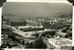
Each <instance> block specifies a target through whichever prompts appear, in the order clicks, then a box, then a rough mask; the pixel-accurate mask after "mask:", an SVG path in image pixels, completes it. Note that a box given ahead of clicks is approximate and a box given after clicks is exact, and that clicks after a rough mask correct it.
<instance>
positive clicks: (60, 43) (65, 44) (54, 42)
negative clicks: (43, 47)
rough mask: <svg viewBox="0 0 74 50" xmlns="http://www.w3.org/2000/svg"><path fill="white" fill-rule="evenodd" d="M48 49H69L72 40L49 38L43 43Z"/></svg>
mask: <svg viewBox="0 0 74 50" xmlns="http://www.w3.org/2000/svg"><path fill="white" fill-rule="evenodd" d="M45 42H46V44H47V47H48V48H53V49H68V50H69V49H71V47H72V40H70V39H67V38H50V39H47V41H45Z"/></svg>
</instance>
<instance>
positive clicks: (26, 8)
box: [2, 2, 72, 18]
mask: <svg viewBox="0 0 74 50" xmlns="http://www.w3.org/2000/svg"><path fill="white" fill-rule="evenodd" d="M2 13H3V14H5V15H6V16H7V18H24V17H52V16H55V15H59V14H66V15H69V14H71V13H72V5H71V4H69V3H49V2H47V3H45V2H6V3H5V4H4V5H3V8H2ZM9 14H11V16H10V15H9Z"/></svg>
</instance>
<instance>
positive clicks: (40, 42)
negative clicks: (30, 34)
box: [26, 38, 47, 49]
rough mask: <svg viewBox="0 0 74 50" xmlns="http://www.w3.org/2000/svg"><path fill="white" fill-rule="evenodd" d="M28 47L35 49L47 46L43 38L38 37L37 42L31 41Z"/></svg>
mask: <svg viewBox="0 0 74 50" xmlns="http://www.w3.org/2000/svg"><path fill="white" fill-rule="evenodd" d="M26 48H35V49H46V48H47V46H46V44H45V43H44V42H43V39H42V38H39V39H37V40H36V41H35V42H32V43H30V44H29V45H27V46H26Z"/></svg>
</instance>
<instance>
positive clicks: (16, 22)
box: [7, 21, 27, 26]
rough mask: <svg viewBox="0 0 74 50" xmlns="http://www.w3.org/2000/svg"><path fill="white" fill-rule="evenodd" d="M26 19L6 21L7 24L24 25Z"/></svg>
mask: <svg viewBox="0 0 74 50" xmlns="http://www.w3.org/2000/svg"><path fill="white" fill-rule="evenodd" d="M26 24H27V23H26V21H8V22H7V25H10V26H26Z"/></svg>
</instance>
